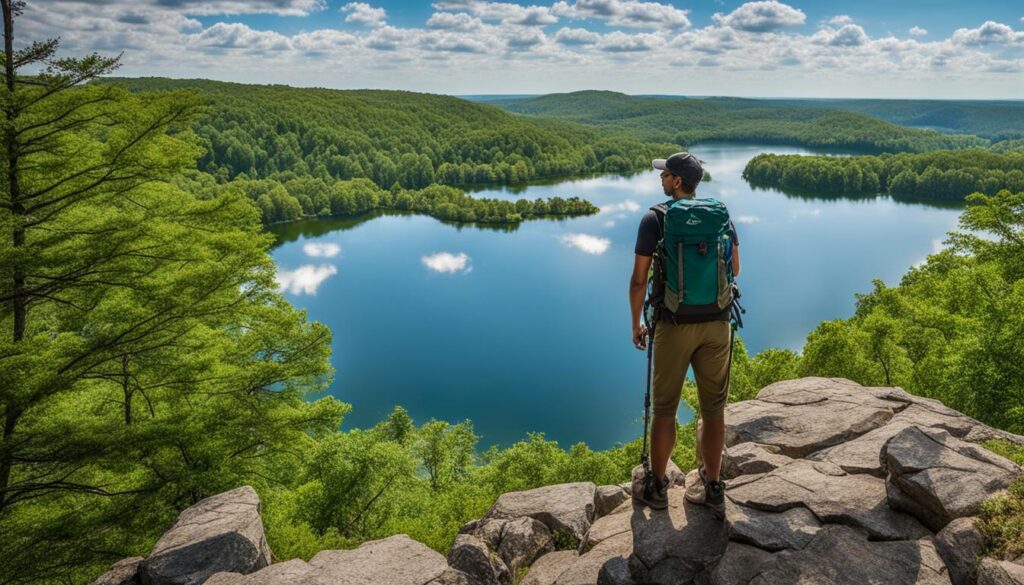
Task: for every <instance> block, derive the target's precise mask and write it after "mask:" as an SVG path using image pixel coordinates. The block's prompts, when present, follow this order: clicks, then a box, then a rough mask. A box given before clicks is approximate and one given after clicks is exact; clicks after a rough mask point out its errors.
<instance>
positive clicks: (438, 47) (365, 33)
mask: <svg viewBox="0 0 1024 585" xmlns="http://www.w3.org/2000/svg"><path fill="white" fill-rule="evenodd" d="M1022 17H1024V3H1019V2H995V1H992V0H977V1H974V2H971V3H964V2H953V1H950V0H939V1H928V2H926V1H903V2H891V1H889V2H882V1H880V0H861V1H858V2H849V1H838V0H827V1H817V2H809V1H799V2H798V1H792V2H781V1H778V0H759V1H753V2H739V1H727V0H720V1H718V0H695V1H692V2H653V1H645V0H550V1H536V2H489V1H486V0H440V1H437V2H433V3H431V2H397V1H380V2H373V1H369V2H349V1H336V0H206V1H201V0H46V1H45V2H42V1H36V2H30V3H29V6H28V10H27V11H26V14H25V15H24V16H23V17H22V18H21V19H20V20H19V22H18V24H17V26H18V29H17V30H18V34H19V38H20V39H21V40H22V42H27V41H28V40H31V39H37V38H40V37H44V36H58V35H59V36H60V37H61V39H62V43H63V46H64V47H65V49H66V50H67V51H68V52H71V53H80V52H85V51H94V50H95V51H99V52H101V53H107V54H109V53H117V52H121V51H123V52H124V57H123V63H124V66H123V67H122V69H121V74H122V75H130V76H137V75H153V76H168V77H205V78H211V79H223V80H230V81H240V82H248V83H287V84H291V85H299V86H313V85H316V86H326V87H336V88H363V87H374V88H389V89H405V90H411V91H428V92H433V93H448V94H486V93H497V94H515V93H531V94H533V93H549V92H561V91H573V90H579V89H609V90H615V91H622V92H625V93H659V94H688V95H737V96H766V97H769V96H787V97H788V96H792V97H906V98H921V97H930V98H974V99H995V98H1010V99H1020V98H1024V81H1022V79H1024V75H1022V73H1024V18H1022Z"/></svg>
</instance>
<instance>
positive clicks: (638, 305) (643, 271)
mask: <svg viewBox="0 0 1024 585" xmlns="http://www.w3.org/2000/svg"><path fill="white" fill-rule="evenodd" d="M650 268H651V257H650V256H641V255H639V254H636V255H635V256H634V259H633V275H632V276H631V277H630V279H629V312H630V317H631V318H632V322H633V345H634V346H636V348H637V349H644V348H645V347H647V344H646V342H645V340H644V336H645V335H647V329H646V328H644V327H643V325H641V324H640V313H641V312H642V311H643V310H644V297H645V296H646V295H647V273H648V271H649V270H650Z"/></svg>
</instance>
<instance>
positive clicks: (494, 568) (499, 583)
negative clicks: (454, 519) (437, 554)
mask: <svg viewBox="0 0 1024 585" xmlns="http://www.w3.org/2000/svg"><path fill="white" fill-rule="evenodd" d="M448 564H449V565H451V566H452V567H453V568H455V569H458V570H460V571H462V572H464V573H466V574H469V575H472V576H473V577H474V578H476V579H477V580H478V581H480V582H481V583H483V585H508V584H509V583H511V582H512V575H511V573H510V572H509V570H508V567H507V566H506V565H505V561H503V560H502V559H501V557H499V556H498V555H497V554H495V553H494V552H492V551H491V549H490V548H489V547H488V546H487V543H485V542H484V541H482V540H480V539H479V538H477V537H475V536H473V535H471V534H460V535H458V536H456V537H455V542H454V543H452V549H451V551H450V552H449V553H448Z"/></svg>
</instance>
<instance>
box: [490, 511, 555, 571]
mask: <svg viewBox="0 0 1024 585" xmlns="http://www.w3.org/2000/svg"><path fill="white" fill-rule="evenodd" d="M554 550H555V543H554V541H553V540H552V538H551V531H550V530H548V527H547V526H544V525H543V524H542V523H541V522H540V521H538V520H534V519H533V518H520V519H518V520H510V521H509V522H508V524H507V525H506V527H505V531H504V533H503V534H502V536H501V543H500V544H499V545H498V556H500V557H501V560H503V561H504V562H505V566H507V567H508V570H509V572H510V573H511V574H512V575H513V576H514V575H516V574H517V573H518V572H519V569H521V568H524V567H529V566H530V565H532V564H533V562H534V561H535V560H537V559H538V558H540V557H541V556H543V555H545V554H547V553H549V552H552V551H554Z"/></svg>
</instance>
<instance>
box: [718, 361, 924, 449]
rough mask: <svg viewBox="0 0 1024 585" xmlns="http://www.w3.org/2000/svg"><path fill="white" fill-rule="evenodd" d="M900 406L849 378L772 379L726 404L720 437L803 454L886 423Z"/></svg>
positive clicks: (732, 442) (728, 442)
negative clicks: (744, 397) (752, 394)
mask: <svg viewBox="0 0 1024 585" xmlns="http://www.w3.org/2000/svg"><path fill="white" fill-rule="evenodd" d="M903 406H904V403H897V402H893V401H890V400H885V399H883V398H879V397H877V396H876V395H875V394H873V393H871V392H869V391H866V390H865V389H864V387H863V386H860V385H858V384H856V383H854V382H851V381H849V380H842V379H832V378H801V379H799V380H787V381H784V382H776V383H775V384H772V385H770V386H766V387H765V388H763V389H762V390H761V392H759V393H758V395H757V399H756V400H748V401H745V402H738V403H735V404H731V405H729V406H728V407H727V408H726V415H725V420H726V428H725V437H726V438H725V441H726V445H727V446H728V447H729V448H730V449H731V448H733V447H734V446H736V445H739V444H741V443H747V442H754V443H760V444H763V445H771V446H774V447H777V448H778V449H779V452H780V453H781V454H783V455H785V456H787V457H792V458H799V457H805V456H807V455H809V454H811V453H813V452H815V451H819V450H821V449H824V448H826V447H831V446H833V445H838V444H839V443H843V442H845V441H848V440H850V439H853V438H855V437H858V436H860V435H862V434H864V433H866V432H868V431H871V430H873V429H876V428H878V427H880V426H882V425H884V424H886V423H887V422H889V420H891V419H892V417H893V416H894V415H895V413H896V410H897V409H898V408H901V407H903Z"/></svg>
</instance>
